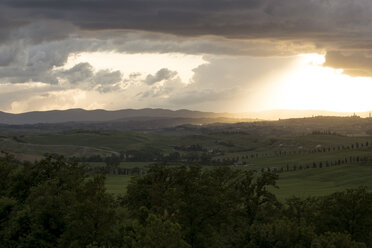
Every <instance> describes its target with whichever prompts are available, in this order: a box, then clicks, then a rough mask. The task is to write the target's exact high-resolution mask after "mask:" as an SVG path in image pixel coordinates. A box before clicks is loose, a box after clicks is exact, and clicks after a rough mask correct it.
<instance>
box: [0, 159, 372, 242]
mask: <svg viewBox="0 0 372 248" xmlns="http://www.w3.org/2000/svg"><path fill="white" fill-rule="evenodd" d="M0 180H1V182H2V183H1V184H0V246H1V247H5V248H7V247H22V248H24V247H44V248H47V247H90V248H93V247H94V248H98V247H101V248H103V247H106V248H107V247H118V248H119V247H121V248H124V247H125V248H132V247H133V248H134V247H136V248H137V247H149V248H151V247H154V248H155V247H156V248H161V247H164V248H165V247H169V248H183V247H184V248H186V247H195V248H204V247H227V248H228V247H231V248H232V247H238V248H239V247H244V248H261V247H277V248H292V247H293V248H295V247H296V248H302V247H303V248H305V247H309V248H310V247H311V248H315V247H320V248H322V247H324V248H326V247H327V248H328V247H338V248H364V247H372V232H371V226H372V194H371V193H368V192H367V191H366V189H365V188H358V189H350V190H347V191H344V192H340V193H335V194H332V195H329V196H325V197H312V198H307V199H299V198H291V199H288V200H287V201H286V202H285V203H282V202H279V201H278V200H277V199H276V197H275V195H274V194H273V193H272V191H271V189H272V188H273V187H276V180H277V176H276V175H274V174H271V173H262V174H255V173H254V172H252V171H241V170H236V169H233V168H231V167H216V168H214V169H210V170H203V169H202V168H201V167H193V166H191V167H184V166H181V167H164V166H154V167H152V168H150V169H149V171H148V172H147V173H146V175H143V176H138V177H135V178H133V179H132V180H131V182H130V184H129V186H128V188H127V193H126V194H124V195H121V196H119V197H114V196H112V195H110V194H108V193H106V191H105V186H104V176H102V175H95V176H90V177H88V176H87V174H86V169H85V168H84V167H82V166H79V165H78V164H77V163H70V162H66V161H65V160H63V159H61V158H57V159H56V158H47V159H44V160H42V161H38V162H35V163H19V162H17V161H15V160H14V159H13V158H12V157H9V156H7V157H5V158H0Z"/></svg>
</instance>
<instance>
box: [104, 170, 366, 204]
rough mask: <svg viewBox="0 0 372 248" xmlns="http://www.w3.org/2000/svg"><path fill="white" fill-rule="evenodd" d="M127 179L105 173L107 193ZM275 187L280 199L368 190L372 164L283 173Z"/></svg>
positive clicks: (122, 187) (118, 189)
mask: <svg viewBox="0 0 372 248" xmlns="http://www.w3.org/2000/svg"><path fill="white" fill-rule="evenodd" d="M130 179H131V176H125V175H108V176H107V179H106V185H107V190H108V192H109V193H113V194H122V193H124V192H125V190H126V187H127V185H128V183H129V181H130ZM277 186H278V187H279V188H278V189H274V190H273V192H274V193H275V195H276V196H277V197H278V198H279V199H281V200H284V199H286V198H289V197H292V196H297V197H301V198H304V197H308V196H322V195H327V194H331V193H334V192H337V191H343V190H345V189H348V188H357V187H360V186H366V187H367V189H368V190H372V164H370V165H366V164H365V165H356V164H354V165H340V166H334V167H329V168H322V169H319V168H317V169H307V170H301V171H291V172H284V173H280V174H279V180H278V181H277Z"/></svg>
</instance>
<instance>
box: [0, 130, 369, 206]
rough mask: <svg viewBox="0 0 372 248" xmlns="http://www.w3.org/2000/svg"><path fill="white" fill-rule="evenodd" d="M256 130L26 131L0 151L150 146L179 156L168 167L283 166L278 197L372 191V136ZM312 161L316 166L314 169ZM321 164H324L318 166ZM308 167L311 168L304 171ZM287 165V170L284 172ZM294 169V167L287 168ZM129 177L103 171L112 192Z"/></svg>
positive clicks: (7, 138)
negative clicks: (207, 159)
mask: <svg viewBox="0 0 372 248" xmlns="http://www.w3.org/2000/svg"><path fill="white" fill-rule="evenodd" d="M259 128H260V127H257V128H256V129H255V130H256V131H255V132H240V131H239V132H226V131H223V132H219V131H205V130H204V131H203V130H199V129H195V130H181V131H180V130H176V129H170V130H158V131H148V132H138V131H137V132H134V131H84V130H70V131H59V132H49V133H28V134H27V133H26V134H22V135H19V136H14V135H4V136H2V137H0V150H1V149H3V150H7V151H10V152H13V153H15V154H17V155H22V156H21V157H22V158H29V157H30V158H32V157H33V156H34V157H35V158H40V157H41V156H42V155H43V154H44V153H52V154H53V153H56V154H62V155H64V156H66V157H70V156H71V157H72V156H75V157H79V156H80V157H81V156H91V155H94V154H96V155H97V154H98V155H100V156H101V157H102V158H105V157H106V156H111V155H112V154H119V153H123V152H124V153H125V152H126V151H131V150H146V149H148V150H151V149H152V150H156V152H158V153H160V154H164V155H165V156H166V155H167V154H170V153H174V152H178V153H179V154H180V156H181V158H180V160H179V161H177V162H174V161H173V162H169V163H167V165H168V166H176V165H180V164H184V165H192V164H198V165H201V166H205V168H208V166H209V165H210V164H203V163H202V162H200V161H197V162H195V161H192V162H190V161H188V160H187V155H189V154H192V153H193V154H197V155H198V156H201V155H202V154H208V155H209V156H210V157H211V159H212V160H213V161H227V162H226V163H225V164H224V166H236V167H237V168H241V169H244V170H256V171H260V170H262V169H263V168H264V169H265V170H269V169H270V170H271V171H273V170H282V169H284V171H285V172H283V173H280V174H279V175H280V179H279V181H278V186H279V187H280V189H279V190H275V193H276V194H277V195H278V197H279V198H280V199H284V198H286V197H290V196H292V195H295V196H299V197H306V196H311V195H325V194H329V193H332V192H335V191H340V190H344V189H346V188H355V187H359V186H367V187H368V188H371V189H372V137H370V136H347V135H338V134H314V133H313V134H312V133H309V132H305V131H304V133H303V134H297V135H272V134H267V133H268V130H269V129H265V131H264V132H262V133H260V131H259V130H260V129H259ZM269 131H270V130H269ZM274 133H277V132H274ZM195 145H197V146H199V147H201V148H202V149H200V150H196V151H193V150H188V149H189V148H188V147H190V146H195ZM216 151H217V152H216ZM357 159H358V161H357ZM338 161H341V163H339V162H338ZM154 163H160V162H159V161H158V160H154V159H152V160H147V161H143V162H132V161H125V162H121V163H120V165H119V168H126V169H133V168H140V169H141V171H142V170H143V171H146V169H147V168H148V165H151V164H154ZM314 164H315V165H316V167H317V168H313V166H314ZM320 164H321V167H322V168H319V167H320ZM326 165H327V166H326ZM370 165H371V166H370ZM88 166H89V167H91V168H97V167H105V166H106V164H105V163H104V162H94V163H93V162H89V164H88ZM306 167H309V168H308V169H304V168H306ZM287 168H289V170H290V171H288V172H287V171H286V170H287ZM299 168H301V169H302V170H300V169H299ZM294 169H296V171H291V170H294ZM130 177H131V176H129V175H117V173H116V174H109V175H107V189H108V191H109V192H110V193H114V194H119V193H122V192H125V189H126V186H127V185H128V182H129V180H130Z"/></svg>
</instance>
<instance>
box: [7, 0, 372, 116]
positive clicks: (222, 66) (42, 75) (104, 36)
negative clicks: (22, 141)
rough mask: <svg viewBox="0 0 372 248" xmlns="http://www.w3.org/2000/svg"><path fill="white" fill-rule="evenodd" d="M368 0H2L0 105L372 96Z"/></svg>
mask: <svg viewBox="0 0 372 248" xmlns="http://www.w3.org/2000/svg"><path fill="white" fill-rule="evenodd" d="M371 21H372V2H371V1H369V0H341V1H339V0H328V1H324V0H313V1H308V0H282V1H277V0H245V1H240V0H236V1H229V0H213V1H210V0H204V1H194V0H189V1H181V0H161V1H160V0H139V1H127V0H125V1H119V0H108V1H100V0H74V1H70V0H64V1H59V0H54V1H42V0H28V1H26V0H11V1H7V0H0V110H1V111H5V112H10V113H20V112H26V111H34V110H51V109H69V108H84V109H108V110H114V109H124V108H146V107H151V108H166V109H181V108H186V109H194V110H202V111H213V112H250V111H262V110H270V109H300V110H303V109H317V110H328V111H341V112H354V111H356V112H359V111H368V110H370V109H371V108H372V107H371V106H372V98H371V97H370V92H372V78H371V75H372V70H371V65H372V46H371V44H372V29H371Z"/></svg>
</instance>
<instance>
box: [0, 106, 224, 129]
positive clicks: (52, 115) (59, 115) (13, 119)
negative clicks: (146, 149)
mask: <svg viewBox="0 0 372 248" xmlns="http://www.w3.org/2000/svg"><path fill="white" fill-rule="evenodd" d="M227 116H229V114H217V113H210V112H200V111H191V110H184V109H182V110H176V111H173V110H167V109H150V108H147V109H139V110H135V109H124V110H116V111H107V110H101V109H98V110H83V109H69V110H53V111H35V112H28V113H21V114H10V113H5V112H0V123H1V124H10V125H23V124H37V123H65V122H107V121H126V120H128V119H130V120H131V121H134V120H136V119H138V120H141V119H144V118H145V119H147V120H148V119H151V118H220V117H227Z"/></svg>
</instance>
